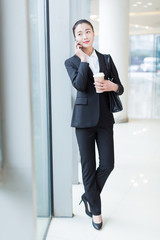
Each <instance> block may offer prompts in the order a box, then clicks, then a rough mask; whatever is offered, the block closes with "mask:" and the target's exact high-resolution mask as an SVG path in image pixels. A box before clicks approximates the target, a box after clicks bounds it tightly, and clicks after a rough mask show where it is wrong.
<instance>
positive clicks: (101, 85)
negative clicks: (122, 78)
mask: <svg viewBox="0 0 160 240" xmlns="http://www.w3.org/2000/svg"><path fill="white" fill-rule="evenodd" d="M94 85H95V88H96V89H97V90H99V91H103V92H110V91H114V92H117V91H118V85H117V84H116V83H113V82H111V81H110V80H106V79H105V80H100V81H99V82H98V81H96V83H94Z"/></svg>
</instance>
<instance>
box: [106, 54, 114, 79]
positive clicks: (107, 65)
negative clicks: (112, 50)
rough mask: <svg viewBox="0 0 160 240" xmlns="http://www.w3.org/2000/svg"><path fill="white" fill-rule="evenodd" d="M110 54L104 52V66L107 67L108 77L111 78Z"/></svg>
mask: <svg viewBox="0 0 160 240" xmlns="http://www.w3.org/2000/svg"><path fill="white" fill-rule="evenodd" d="M110 58H111V56H110V54H104V59H105V63H106V67H107V69H108V72H109V75H110V78H111V79H112V71H111V63H110ZM112 81H113V80H112Z"/></svg>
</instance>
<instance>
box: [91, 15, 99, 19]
mask: <svg viewBox="0 0 160 240" xmlns="http://www.w3.org/2000/svg"><path fill="white" fill-rule="evenodd" d="M97 17H98V16H97V15H91V16H90V19H91V20H95V19H96V18H97Z"/></svg>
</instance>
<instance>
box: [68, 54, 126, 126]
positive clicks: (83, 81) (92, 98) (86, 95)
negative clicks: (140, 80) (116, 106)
mask: <svg viewBox="0 0 160 240" xmlns="http://www.w3.org/2000/svg"><path fill="white" fill-rule="evenodd" d="M95 51H96V54H97V56H98V60H99V66H100V72H103V73H104V74H105V77H104V78H105V79H108V77H109V76H110V73H109V72H108V69H107V67H106V64H105V60H104V55H103V54H101V53H99V52H98V51H97V50H95ZM65 67H66V69H67V72H68V74H69V77H70V79H71V81H72V85H73V86H74V87H75V88H76V89H77V97H76V100H75V105H74V109H73V115H72V121H71V126H72V127H76V128H88V127H94V126H96V125H97V123H98V120H99V116H100V107H99V102H100V94H102V93H96V89H95V86H94V84H93V83H94V78H93V72H92V70H91V69H90V67H89V63H87V62H81V60H80V58H79V57H78V56H77V55H74V56H72V57H71V58H69V59H67V60H66V61H65ZM111 71H112V77H113V79H114V82H115V83H117V84H118V85H119V91H118V93H117V94H118V95H121V94H122V93H123V91H124V88H123V86H122V84H121V82H120V79H119V76H118V72H117V69H116V67H115V64H114V62H113V60H112V57H111ZM103 94H104V95H106V96H107V92H106V93H103ZM110 114H112V113H110Z"/></svg>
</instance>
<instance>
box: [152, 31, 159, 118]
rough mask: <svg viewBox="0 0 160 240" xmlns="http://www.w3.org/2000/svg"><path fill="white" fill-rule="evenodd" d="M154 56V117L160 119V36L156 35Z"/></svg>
mask: <svg viewBox="0 0 160 240" xmlns="http://www.w3.org/2000/svg"><path fill="white" fill-rule="evenodd" d="M154 55H155V58H156V61H155V72H154V89H153V90H154V92H153V112H152V114H153V117H154V118H160V35H155V48H154Z"/></svg>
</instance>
